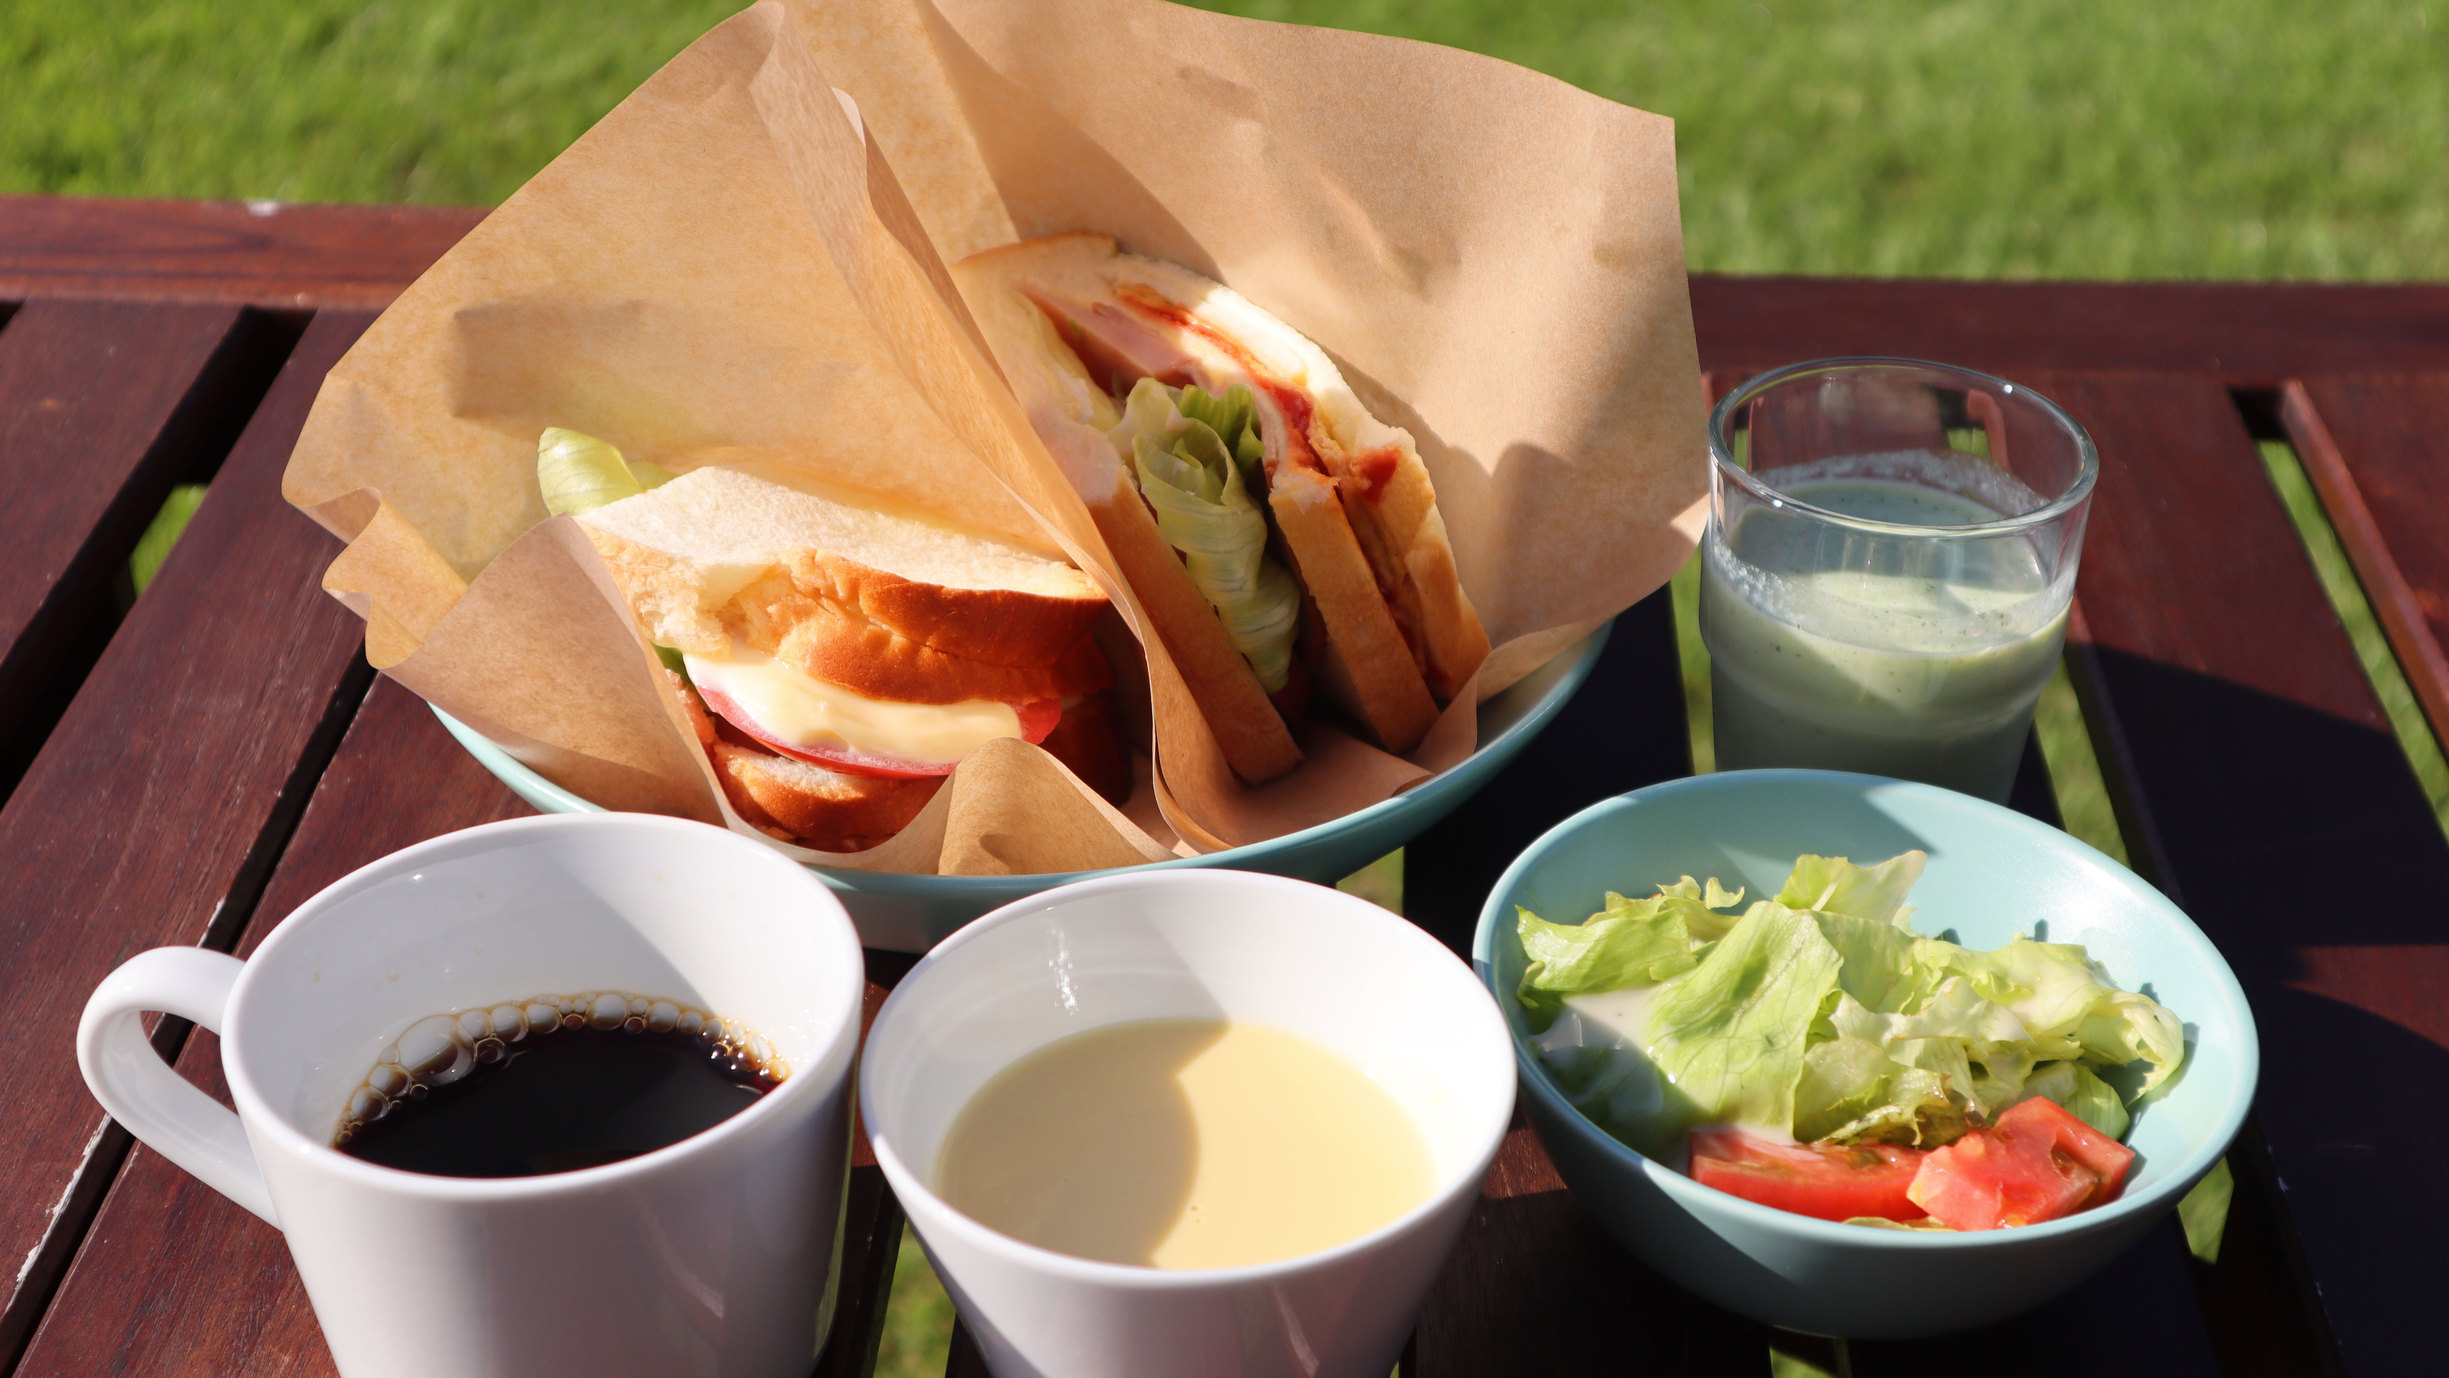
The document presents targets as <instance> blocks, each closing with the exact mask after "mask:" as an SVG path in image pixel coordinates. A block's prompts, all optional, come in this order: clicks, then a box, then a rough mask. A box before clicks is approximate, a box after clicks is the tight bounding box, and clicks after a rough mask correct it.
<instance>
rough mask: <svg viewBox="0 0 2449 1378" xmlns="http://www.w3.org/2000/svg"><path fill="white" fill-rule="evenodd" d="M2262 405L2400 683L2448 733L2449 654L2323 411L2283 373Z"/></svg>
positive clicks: (2435, 726)
mask: <svg viewBox="0 0 2449 1378" xmlns="http://www.w3.org/2000/svg"><path fill="white" fill-rule="evenodd" d="M2266 405H2268V406H2270V407H2271V409H2272V410H2273V411H2275V412H2276V417H2275V420H2276V426H2275V429H2277V430H2278V431H2279V432H2280V434H2281V435H2283V436H2284V437H2285V438H2286V439H2287V441H2288V442H2289V444H2291V445H2292V446H2293V447H2294V448H2295V451H2296V460H2297V462H2298V463H2299V464H2301V465H2303V466H2304V472H2305V477H2306V478H2307V479H2309V480H2311V481H2312V484H2313V491H2314V492H2315V493H2316V494H2318V495H2319V496H2320V498H2321V504H2322V507H2323V509H2324V510H2325V511H2326V512H2327V513H2328V515H2329V518H2330V526H2331V529H2332V530H2333V531H2335V532H2336V533H2337V535H2338V539H2339V544H2340V545H2341V546H2342V547H2343V548H2345V550H2346V552H2347V559H2348V562H2349V563H2350V564H2352V565H2353V566H2354V567H2355V573H2356V580H2357V582H2359V583H2361V584H2362V585H2363V586H2364V596H2365V598H2366V599H2367V600H2368V601H2369V602H2370V603H2371V605H2372V611H2373V616H2374V618H2375V619H2376V620H2378V621H2379V622H2380V624H2381V630H2382V633H2383V634H2384V635H2385V636H2387V637H2388V639H2389V644H2390V648H2391V649H2392V650H2393V651H2395V652H2396V653H2397V656H2398V662H2399V666H2400V668H2401V669H2402V670H2403V671H2404V672H2405V674H2406V679H2407V685H2408V687H2409V688H2410V689H2412V690H2413V691H2414V694H2415V699H2416V701H2417V702H2418V703H2420V704H2421V705H2422V706H2423V712H2424V717H2425V719H2426V720H2427V721H2429V722H2430V723H2431V725H2432V733H2433V735H2434V736H2435V737H2436V738H2438V737H2444V736H2449V655H2444V654H2443V653H2442V650H2441V644H2440V640H2439V638H2438V637H2436V636H2435V635H2434V634H2433V630H2432V624H2431V622H2430V620H2429V619H2427V618H2426V617H2425V616H2424V608H2423V599H2422V597H2421V596H2420V595H2419V594H2418V593H2417V592H2416V590H2415V588H2414V586H2413V585H2412V584H2411V583H2410V582H2408V579H2407V575H2406V572H2405V570H2403V569H2402V568H2401V567H2400V566H2399V563H2398V560H2397V559H2396V557H2395V556H2394V555H2393V554H2392V552H2391V550H2390V544H2389V540H2388V538H2387V537H2385V536H2384V535H2383V534H2382V529H2381V523H2380V522H2379V521H2378V520H2376V519H2375V517H2374V515H2373V511H2372V508H2371V507H2370V506H2368V505H2367V504H2366V503H2365V501H2364V492H2363V489H2362V488H2361V487H2360V486H2359V485H2358V484H2357V482H2356V478H2355V472H2354V469H2353V467H2352V466H2351V465H2350V464H2349V463H2348V460H2347V456H2346V454H2345V452H2344V451H2342V450H2341V449H2340V447H2339V443H2338V440H2337V438H2336V436H2335V435H2334V434H2333V433H2332V430H2331V427H2330V424H2329V422H2328V420H2327V419H2325V417H2324V416H2323V414H2322V409H2321V408H2320V407H2319V406H2317V405H2316V404H2315V402H2314V397H2313V393H2312V391H2311V390H2310V389H2309V388H2307V386H2306V385H2305V383H2304V382H2303V381H2302V380H2299V379H2290V380H2289V381H2288V382H2287V383H2286V385H2285V386H2283V387H2281V388H2280V389H2279V392H2278V393H2277V395H2276V396H2275V397H2274V398H2272V399H2271V400H2270V402H2269V403H2267V404H2266ZM2435 439H2436V440H2437V439H2438V437H2435ZM2376 458H2379V457H2377V456H2376ZM2393 458H2399V457H2393Z"/></svg>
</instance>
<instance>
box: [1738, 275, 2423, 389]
mask: <svg viewBox="0 0 2449 1378" xmlns="http://www.w3.org/2000/svg"><path fill="white" fill-rule="evenodd" d="M1692 323H1693V327H1694V330H1695V331H1696V332H1697V334H1698V335H1699V338H1700V347H1701V367H1703V368H1705V369H1709V370H1711V371H1712V372H1713V373H1714V372H1718V371H1719V370H1721V369H1723V370H1725V371H1726V376H1724V377H1723V378H1722V379H1721V381H1722V382H1723V383H1724V384H1725V385H1727V386H1732V385H1733V384H1735V383H1738V382H1741V381H1742V380H1743V379H1745V378H1747V377H1750V376H1751V375H1750V374H1749V373H1746V372H1743V371H1741V370H1740V369H1738V368H1736V367H1735V366H1736V365H1741V364H1751V363H1767V364H1785V363H1795V362H1798V361H1800V360H1804V359H1822V358H1828V357H1831V356H1835V355H1845V354H1887V355H1901V356H1904V357H1907V358H1915V359H1937V360H1943V361H1945V362H1948V363H1953V364H1963V365H1967V366H1969V367H1972V368H1979V369H1986V370H1988V371H1990V372H1993V373H2004V374H2006V375H2007V376H2008V377H2010V378H2015V377H2016V375H2017V374H2019V373H2033V372H2039V371H2045V370H2060V371H2063V370H2071V369H2092V370H2116V369H2133V370H2165V371H2184V372H2199V373H2205V374H2212V375H2216V376H2219V377H2221V378H2224V379H2226V380H2228V381H2230V382H2235V383H2255V384H2259V385H2263V386H2276V385H2277V383H2278V382H2279V380H2281V379H2284V378H2288V377H2294V376H2298V375H2302V374H2309V373H2353V372H2403V371H2413V370H2427V369H2449V286H2440V285H2420V286H2393V287H2369V286H2324V285H2311V284H2303V285H2285V286H2243V285H2237V284H2224V283H2140V282H2138V283H2091V282H2047V283H2044V282H1940V281H1893V280H1891V281H1882V280H1878V279H1873V278H1853V279H1838V278H1734V277H1715V276H1710V275H1706V274H1704V275H1701V276H1697V277H1695V278H1693V279H1692ZM2017 381H2019V382H2021V381H2027V380H2025V379H2021V378H2017Z"/></svg>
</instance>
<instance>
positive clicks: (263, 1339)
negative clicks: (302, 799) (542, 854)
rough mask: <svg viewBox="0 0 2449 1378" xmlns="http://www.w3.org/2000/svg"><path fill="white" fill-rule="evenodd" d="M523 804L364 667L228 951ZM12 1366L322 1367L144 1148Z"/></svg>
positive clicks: (326, 1357)
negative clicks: (409, 854)
mask: <svg viewBox="0 0 2449 1378" xmlns="http://www.w3.org/2000/svg"><path fill="white" fill-rule="evenodd" d="M301 353H303V351H301ZM216 496H218V494H216ZM287 515H288V517H289V519H290V520H291V521H292V522H296V523H299V524H302V525H303V524H306V522H305V518H304V517H301V516H299V515H298V514H297V513H295V512H290V513H288V514H287ZM326 540H327V542H328V538H326ZM184 548H185V545H184V543H182V546H181V549H182V550H183V549H184ZM147 596H148V597H150V596H151V595H150V593H148V595H147ZM316 596H317V597H324V595H323V594H322V593H321V591H320V590H316ZM324 601H325V602H327V603H328V602H330V601H331V600H330V599H328V598H325V600H324ZM332 606H333V607H334V608H338V606H339V605H338V604H336V603H334V604H332ZM341 616H342V617H343V618H344V619H346V620H348V621H350V622H351V623H352V625H353V624H354V619H349V618H347V614H346V613H345V611H344V612H342V613H341ZM530 812H533V810H530V809H529V808H528V807H527V806H526V805H525V804H523V803H521V802H520V801H519V798H518V796H516V795H514V794H512V793H511V792H510V791H509V789H507V788H506V787H504V786H503V785H502V784H501V782H499V781H497V780H495V779H494V778H493V777H492V776H491V775H489V774H487V773H486V772H485V769H484V768H483V767H482V766H480V765H478V764H477V763H476V761H475V759H474V758H473V757H470V756H469V755H468V754H467V753H466V752H464V751H461V750H460V749H459V748H458V745H457V744H456V743H454V742H453V741H451V739H450V737H449V735H448V734H447V733H445V732H443V730H442V725H441V724H440V723H439V722H437V721H436V720H435V718H434V715H433V713H432V712H431V710H429V709H427V708H426V706H425V704H424V703H423V702H422V701H421V700H419V699H418V698H417V697H416V696H415V695H413V694H411V693H409V692H408V691H407V690H405V689H402V688H400V687H399V686H398V685H397V684H395V683H393V682H392V681H390V680H388V679H383V680H378V681H376V684H375V688H374V690H373V692H372V693H371V694H369V695H367V696H366V698H365V705H364V707H363V708H362V709H361V710H360V711H359V712H358V713H357V714H356V716H355V719H354V720H353V721H352V722H351V723H350V725H349V729H348V735H347V736H346V737H345V738H344V739H343V740H342V743H341V746H340V749H339V750H338V752H336V753H335V754H334V755H333V757H332V759H331V765H330V768H329V769H328V770H326V771H325V772H324V773H323V775H322V778H321V780H320V781H319V782H318V783H317V784H316V786H315V791H314V796H313V802H312V803H311V804H309V805H308V807H307V810H306V813H305V816H304V817H303V818H302V819H301V820H300V822H299V825H298V828H297V832H296V834H295V836H294V837H293V838H292V839H290V842H289V846H288V847H287V849H286V850H285V851H284V852H283V853H282V855H281V859H280V865H279V868H278V869H277V870H276V871H275V872H274V873H273V876H272V880H271V883H270V884H269V885H268V886H267V887H266V889H265V891H264V896H263V901H262V903H261V904H260V905H258V906H256V914H255V921H254V922H251V923H249V924H248V926H247V931H246V935H245V940H244V941H243V942H241V943H240V944H239V946H238V949H237V950H238V951H239V952H240V953H241V954H242V955H243V954H245V953H247V952H251V951H253V950H254V948H255V947H256V945H257V944H259V943H260V942H262V940H263V937H264V935H265V934H267V933H269V932H270V931H271V929H272V928H273V926H274V925H275V923H276V922H277V921H278V919H279V918H280V917H281V916H283V915H286V914H287V913H288V912H289V911H290V910H292V909H294V908H296V907H297V906H298V905H299V904H300V903H302V902H304V901H305V900H306V899H307V897H309V896H311V895H313V894H314V893H315V892H316V891H318V890H320V889H322V888H323V887H324V886H326V885H329V884H330V883H332V882H333V881H335V880H338V879H339V878H340V877H342V876H344V875H346V874H348V873H349V872H350V871H352V870H354V869H356V868H357V867H359V866H362V865H364V864H365V863H367V862H369V861H372V860H374V859H375V858H377V857H380V856H382V855H384V854H385V853H388V852H392V851H396V850H398V849H399V848H401V847H405V846H407V845H409V844H410V843H413V842H419V841H422V840H424V839H425V838H428V837H432V836H434V835H435V834H437V833H443V832H448V831H450V830H451V829H453V828H461V827H469V826H473V825H475V824H478V823H484V822H489V821H491V820H493V819H497V818H511V817H516V816H518V815H520V814H524V813H530ZM166 940H168V941H176V940H177V936H175V935H174V936H172V937H170V938H168V939H166ZM178 1067H179V1070H180V1071H181V1072H182V1073H184V1074H186V1076H187V1078H188V1079H189V1080H191V1081H193V1082H195V1083H196V1084H197V1085H199V1086H201V1087H203V1088H204V1089H205V1090H206V1091H208V1092H210V1093H211V1094H212V1095H213V1096H214V1097H216V1098H217V1099H221V1100H224V1101H226V1100H227V1099H228V1091H227V1089H226V1087H225V1085H224V1083H223V1081H222V1078H221V1043H220V1040H219V1039H217V1038H215V1037H214V1036H213V1035H212V1034H210V1033H208V1032H205V1031H203V1030H198V1031H196V1033H195V1034H194V1036H193V1037H191V1038H190V1039H189V1040H188V1042H187V1045H186V1047H185V1048H184V1050H182V1052H181V1053H180V1055H179V1058H178ZM17 1371H18V1373H19V1374H21V1375H23V1374H37V1373H58V1374H71V1373H123V1374H131V1375H134V1374H171V1373H178V1374H195V1375H205V1374H222V1375H231V1376H232V1378H235V1376H236V1375H241V1374H275V1373H278V1374H298V1375H305V1374H329V1373H333V1372H335V1370H334V1369H333V1368H332V1362H331V1354H330V1351H329V1350H328V1349H327V1348H326V1347H325V1346H324V1343H323V1335H322V1332H321V1331H320V1330H318V1329H317V1328H316V1325H315V1319H314V1313H313V1311H312V1309H311V1308H310V1307H309V1306H308V1305H307V1302H306V1292H305V1289H304V1288H303V1287H302V1286H301V1285H300V1284H299V1282H298V1276H297V1270H296V1268H295V1267H294V1266H292V1265H291V1263H290V1261H289V1248H288V1245H287V1244H286V1243H284V1242H283V1240H282V1238H281V1235H280V1232H279V1231H278V1230H275V1229H273V1228H272V1227H271V1226H269V1225H267V1224H265V1223H263V1222H262V1221H260V1220H258V1219H256V1218H255V1217H254V1216H252V1215H250V1214H248V1213H247V1211H246V1210H245V1209H244V1208H242V1207H240V1206H238V1205H236V1204H234V1203H232V1202H231V1201H229V1200H228V1199H227V1198H226V1197H223V1196H222V1195H221V1194H220V1193H218V1192H216V1191H214V1190H213V1189H212V1188H210V1187H208V1186H205V1185H204V1184H203V1183H202V1182H199V1181H197V1180H196V1179H195V1178H193V1177H190V1176H188V1175H187V1174H186V1173H184V1172H181V1171H180V1170H179V1169H178V1168H176V1167H173V1166H171V1164H170V1163H169V1161H168V1160H166V1159H164V1158H162V1157H160V1156H159V1155H157V1154H155V1153H153V1152H152V1151H151V1150H149V1149H145V1148H142V1147H139V1148H137V1149H136V1150H135V1151H134V1152H133V1153H132V1154H131V1155H130V1156H129V1158H128V1163H127V1168H126V1170H125V1171H123V1172H122V1173H120V1175H119V1180H118V1181H117V1182H116V1183H115V1184H113V1185H112V1187H111V1189H110V1195H109V1198H108V1200H107V1201H105V1203H104V1204H103V1207H102V1211H101V1213H100V1214H99V1215H98V1216H97V1217H96V1218H95V1220H94V1225H93V1229H92V1231H91V1232H90V1233H89V1234H88V1236H87V1238H86V1241H85V1247H84V1249H83V1250H82V1251H81V1252H80V1253H79V1254H78V1255H77V1258H76V1262H75V1266H74V1267H73V1268H72V1269H71V1270H70V1271H69V1274H68V1277H67V1279H66V1280H65V1281H64V1282H63V1283H62V1284H61V1286H60V1290H59V1294H58V1296H57V1297H56V1299H55V1300H54V1301H53V1303H52V1306H51V1308H50V1311H49V1313H48V1314H47V1315H46V1316H45V1317H44V1318H43V1324H42V1327H41V1329H40V1330H39V1331H38V1332H37V1333H36V1335H35V1338H34V1343H33V1345H32V1346H31V1347H30V1348H29V1349H28V1350H27V1352H26V1357H25V1359H24V1361H23V1362H22V1363H21V1364H20V1365H19V1367H18V1370H17Z"/></svg>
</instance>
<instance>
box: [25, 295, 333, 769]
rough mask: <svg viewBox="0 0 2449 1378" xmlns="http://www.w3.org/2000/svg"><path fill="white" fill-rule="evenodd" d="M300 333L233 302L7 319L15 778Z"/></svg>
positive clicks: (77, 308) (99, 305) (83, 306)
mask: <svg viewBox="0 0 2449 1378" xmlns="http://www.w3.org/2000/svg"><path fill="white" fill-rule="evenodd" d="M295 338H296V336H295V332H294V330H292V329H290V328H288V327H287V326H285V325H284V324H283V323H282V322H280V321H277V320H274V319H272V318H269V317H264V316H260V315H256V314H253V313H248V312H243V311H241V310H240V309H239V308H236V307H232V306H167V305H160V304H145V303H134V302H92V301H45V302H36V303H34V304H32V305H29V306H27V307H25V308H23V309H22V310H20V311H19V312H18V313H17V314H16V316H15V317H14V318H12V319H11V320H10V321H9V323H8V328H7V329H6V330H4V331H0V550H5V551H7V552H8V553H9V558H8V560H7V561H6V563H5V564H0V791H4V790H5V789H6V788H7V786H8V785H9V784H11V783H13V782H14V781H15V779H16V777H17V775H18V774H19V772H21V771H23V770H24V768H25V765H26V762H27V761H29V760H31V759H32V757H33V753H34V751H35V750H36V749H37V748H38V747H39V746H40V745H41V741H42V734H43V732H44V730H45V729H47V728H48V726H49V725H50V723H51V721H52V720H54V719H56V717H57V716H58V714H59V712H60V710H61V708H63V707H65V703H66V698H67V696H68V695H69V694H72V693H73V692H74V690H75V686H76V682H77V681H78V680H79V679H81V678H83V673H84V669H85V667H86V666H88V665H90V664H92V662H93V659H94V657H95V656H97V655H99V654H100V652H101V647H102V643H103V642H104V641H105V640H106V639H107V637H108V635H109V629H110V622H111V616H112V612H113V607H112V598H111V594H112V589H113V585H114V582H115V581H116V580H119V579H121V578H123V577H124V575H123V573H122V571H123V570H124V568H125V566H126V563H127V556H128V552H129V550H130V549H132V548H133V547H134V546H135V544H136V538H137V537H138V535H139V534H141V533H142V532H143V530H144V528H145V524H146V523H147V522H149V521H150V520H152V517H153V514H154V512H155V511H156V510H158V509H159V508H160V507H161V504H162V500H163V499H164V498H165V497H166V496H167V495H168V494H169V491H170V488H171V485H173V484H174V483H177V482H179V481H180V480H182V479H194V478H201V477H203V476H204V475H206V474H209V473H210V471H211V466H212V464H213V463H214V462H216V461H218V460H219V458H220V457H221V455H222V454H223V453H224V452H225V451H226V450H227V449H228V447H229V445H230V442H231V441H232V440H233V439H235V438H236V436H237V434H238V428H239V427H240V426H242V425H244V424H245V422H246V418H247V416H248V413H249V412H250V411H252V410H253V408H254V405H255V402H256V400H257V399H258V398H259V397H261V396H262V395H263V390H264V387H265V386H266V385H267V384H269V383H270V382H271V379H272V374H273V372H274V371H275V370H277V369H278V368H279V367H280V363H281V359H282V358H283V357H284V356H285V355H286V354H287V352H288V349H289V345H290V343H291V341H293V340H294V339H295Z"/></svg>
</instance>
